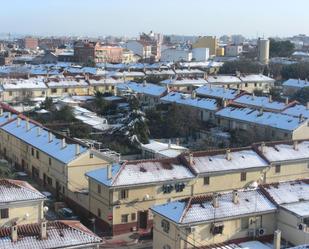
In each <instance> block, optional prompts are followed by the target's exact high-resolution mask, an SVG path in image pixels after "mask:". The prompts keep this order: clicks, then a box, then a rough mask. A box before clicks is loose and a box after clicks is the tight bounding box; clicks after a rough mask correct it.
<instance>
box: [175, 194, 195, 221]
mask: <svg viewBox="0 0 309 249" xmlns="http://www.w3.org/2000/svg"><path fill="white" fill-rule="evenodd" d="M192 199H193V196H191V197H190V199H189V201H188V202H187V205H186V208H185V209H184V210H183V211H182V215H181V216H180V219H179V221H178V222H180V223H181V222H182V221H183V219H184V217H185V215H186V213H187V212H188V211H189V209H190V207H191V202H192Z"/></svg>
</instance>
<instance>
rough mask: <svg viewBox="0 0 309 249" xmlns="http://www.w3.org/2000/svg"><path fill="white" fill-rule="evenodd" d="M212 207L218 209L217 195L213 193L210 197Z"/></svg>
mask: <svg viewBox="0 0 309 249" xmlns="http://www.w3.org/2000/svg"><path fill="white" fill-rule="evenodd" d="M212 205H213V207H214V208H218V207H219V201H218V194H217V193H214V194H213V195H212Z"/></svg>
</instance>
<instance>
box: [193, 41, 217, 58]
mask: <svg viewBox="0 0 309 249" xmlns="http://www.w3.org/2000/svg"><path fill="white" fill-rule="evenodd" d="M192 47H193V48H209V55H210V56H215V55H216V53H217V48H218V39H217V38H216V37H212V36H204V37H200V38H199V39H198V40H197V41H196V42H195V43H194V44H193V45H192Z"/></svg>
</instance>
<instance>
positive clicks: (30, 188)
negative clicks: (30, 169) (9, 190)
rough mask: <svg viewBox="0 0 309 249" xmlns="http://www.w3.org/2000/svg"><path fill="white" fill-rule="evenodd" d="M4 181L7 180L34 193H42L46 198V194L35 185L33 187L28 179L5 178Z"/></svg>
mask: <svg viewBox="0 0 309 249" xmlns="http://www.w3.org/2000/svg"><path fill="white" fill-rule="evenodd" d="M3 180H4V181H7V182H9V183H11V184H13V185H15V186H18V187H20V188H22V189H24V190H26V191H29V192H32V193H34V194H37V195H40V196H42V197H43V198H45V196H44V195H43V194H42V193H41V192H40V191H38V190H37V189H35V188H34V187H32V186H31V185H30V184H29V183H28V182H26V181H21V180H13V179H3Z"/></svg>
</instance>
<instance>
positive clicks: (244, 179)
mask: <svg viewBox="0 0 309 249" xmlns="http://www.w3.org/2000/svg"><path fill="white" fill-rule="evenodd" d="M240 180H241V181H242V182H243V181H246V180H247V172H241V173H240Z"/></svg>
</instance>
